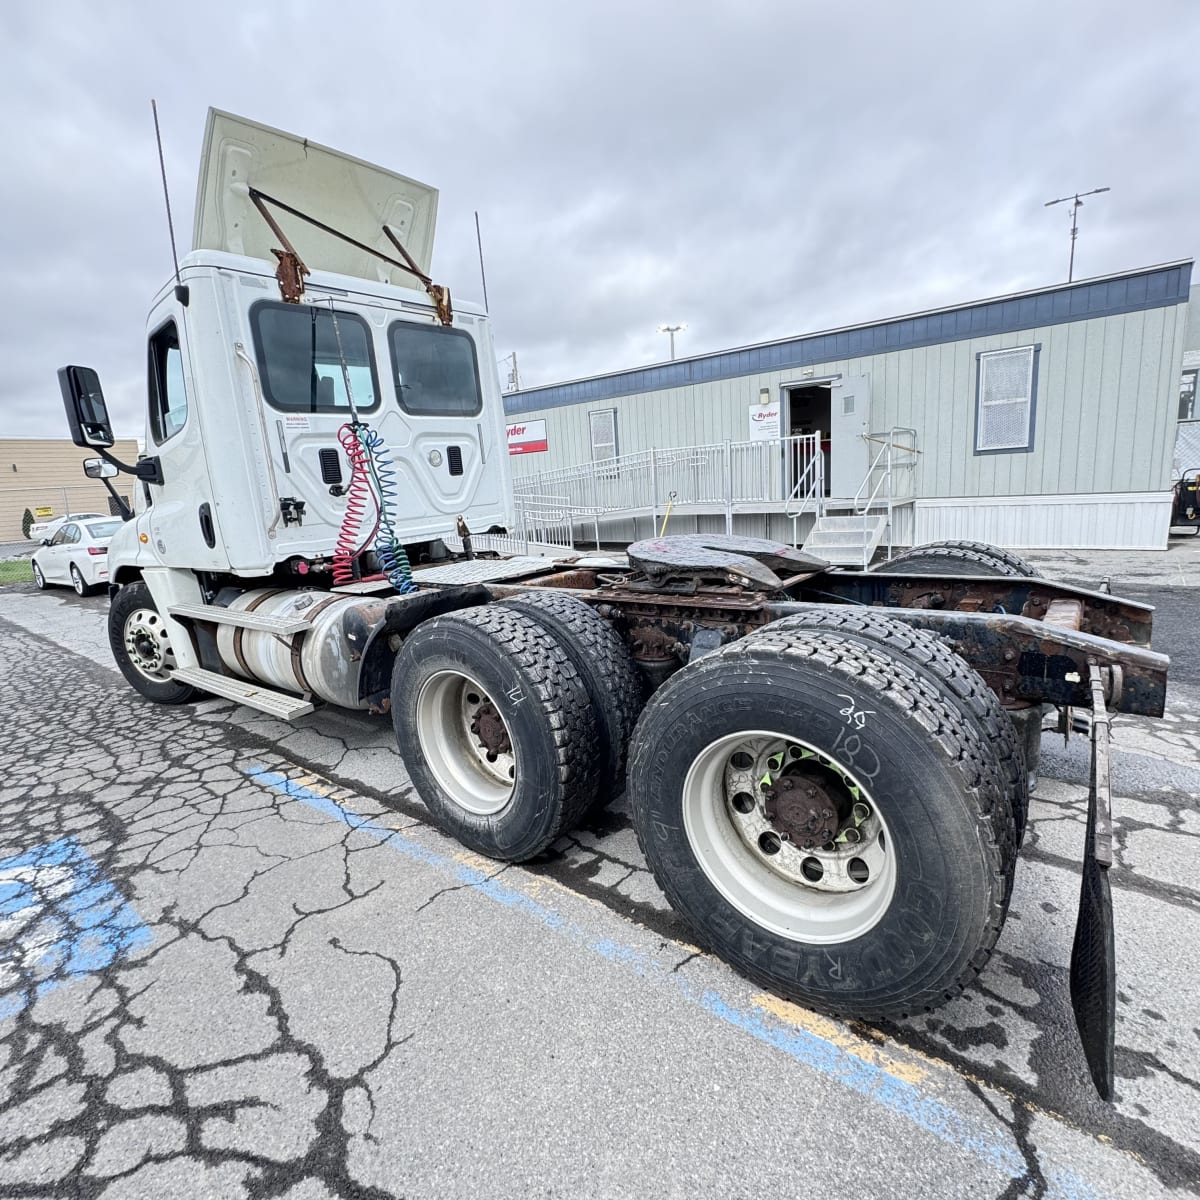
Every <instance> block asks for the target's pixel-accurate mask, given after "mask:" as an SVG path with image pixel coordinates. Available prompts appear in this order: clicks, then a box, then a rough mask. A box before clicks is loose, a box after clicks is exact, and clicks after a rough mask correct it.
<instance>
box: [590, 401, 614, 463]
mask: <svg viewBox="0 0 1200 1200" xmlns="http://www.w3.org/2000/svg"><path fill="white" fill-rule="evenodd" d="M588 430H589V432H590V434H591V439H592V462H600V461H601V460H602V459H605V458H616V457H617V410H616V409H615V408H601V409H597V410H596V411H595V412H590V413H588Z"/></svg>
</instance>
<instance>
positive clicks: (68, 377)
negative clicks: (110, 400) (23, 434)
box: [58, 367, 115, 478]
mask: <svg viewBox="0 0 1200 1200" xmlns="http://www.w3.org/2000/svg"><path fill="white" fill-rule="evenodd" d="M58 386H59V387H60V388H61V389H62V396H63V405H64V406H65V407H66V410H67V423H68V424H69V425H70V427H71V441H73V442H74V443H75V445H76V446H96V447H98V448H99V449H102V450H103V449H107V448H108V447H109V446H111V445H112V444H113V442H114V441H115V439H114V438H113V431H112V425H111V423H110V422H109V419H108V409H107V407H106V406H105V404H104V392H103V391H102V390H101V388H100V376H99V375H97V374H96V372H95V371H93V370H92V368H91V367H60V368H59V371H58ZM93 478H101V477H100V476H93Z"/></svg>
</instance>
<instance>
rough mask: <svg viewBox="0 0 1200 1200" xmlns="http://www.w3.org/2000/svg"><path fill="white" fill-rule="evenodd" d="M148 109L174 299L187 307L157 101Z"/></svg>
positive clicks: (152, 102) (186, 291)
mask: <svg viewBox="0 0 1200 1200" xmlns="http://www.w3.org/2000/svg"><path fill="white" fill-rule="evenodd" d="M150 111H151V112H153V113H154V140H155V141H156V142H157V143H158V169H159V172H160V173H161V174H162V183H163V200H164V201H165V202H166V205H167V229H168V231H169V232H170V234H171V261H172V262H173V263H174V264H175V299H176V300H178V301H179V303H180V304H182V305H183V307H184V308H187V302H188V290H187V288H185V287H184V286H183V280H182V279H180V278H179V255H178V253H176V250H175V222H174V221H173V220H172V219H171V193H170V192H169V191H167V164H166V161H165V160H164V159H163V148H162V132H161V131H160V130H159V128H158V103H157V102H156V101H155V100H154V99H151V101H150Z"/></svg>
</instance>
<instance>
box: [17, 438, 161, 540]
mask: <svg viewBox="0 0 1200 1200" xmlns="http://www.w3.org/2000/svg"><path fill="white" fill-rule="evenodd" d="M111 453H112V455H113V456H114V457H115V458H119V459H120V460H121V461H122V462H127V463H132V462H133V461H134V460H135V459H136V458H137V442H136V441H134V440H133V439H132V438H125V439H122V440H120V441H118V442H117V443H116V445H114V446H113V447H112V450H111ZM95 457H96V454H95V451H92V450H83V449H81V448H80V447H78V446H75V445H73V444H72V443H71V442H68V441H66V440H64V439H60V438H0V542H19V541H22V540H23V535H22V533H21V520H22V517H23V516H24V513H25V510H26V509H29V511H30V512H31V513H35V512H36V510H37V509H38V508H49V509H51V510H52V511H53V515H54V516H56V517H60V516H63V515H64V514H65V513H67V512H98V513H106V512H108V511H109V494H108V489H107V488H105V486H104V484H103V483H101V482H100V480H98V479H88V478H87V476H86V475H84V473H83V460H84V459H85V458H95ZM112 482H113V485H114V486H115V487H116V489H117V491H118V492H119V493H120V494H121V495H123V496H127V497H131V495H132V485H133V477H132V476H129V475H124V476H119V477H118V478H117V479H114V480H113V481H112ZM42 519H48V518H38V517H36V516H35V520H42Z"/></svg>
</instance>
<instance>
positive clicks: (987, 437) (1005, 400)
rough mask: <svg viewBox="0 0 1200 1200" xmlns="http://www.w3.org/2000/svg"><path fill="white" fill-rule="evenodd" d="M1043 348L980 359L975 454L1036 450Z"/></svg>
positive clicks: (994, 352)
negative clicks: (1036, 406) (1035, 417)
mask: <svg viewBox="0 0 1200 1200" xmlns="http://www.w3.org/2000/svg"><path fill="white" fill-rule="evenodd" d="M1040 349H1041V347H1040V346H1021V347H1020V348H1019V349H1016V350H990V351H987V352H986V353H983V354H980V355H979V356H978V363H979V369H978V378H977V380H976V390H975V453H976V454H987V453H995V452H997V451H1014V450H1032V449H1033V414H1034V402H1035V395H1036V391H1037V356H1038V351H1039V350H1040Z"/></svg>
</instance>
